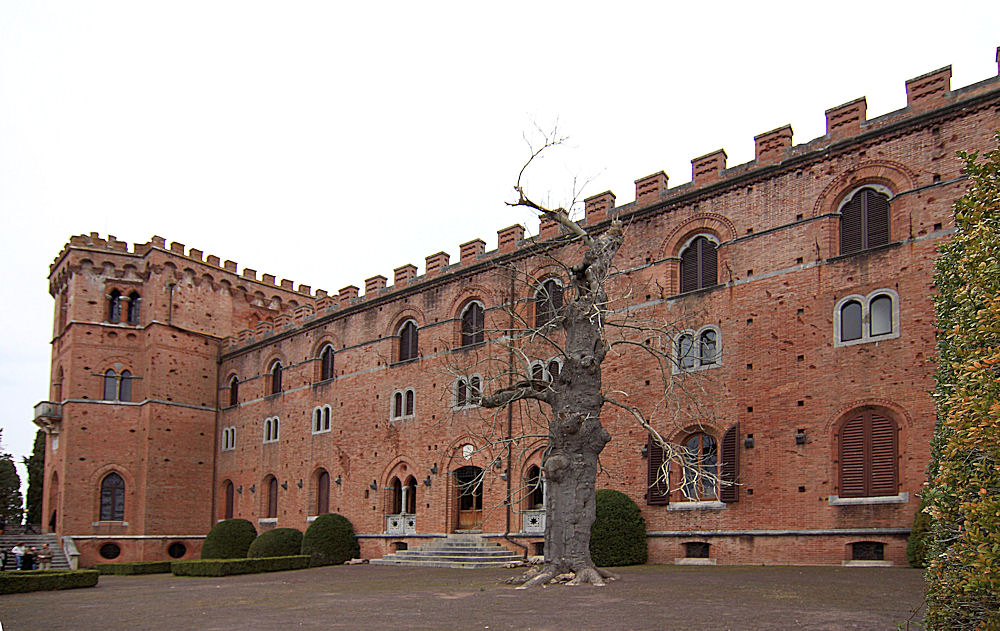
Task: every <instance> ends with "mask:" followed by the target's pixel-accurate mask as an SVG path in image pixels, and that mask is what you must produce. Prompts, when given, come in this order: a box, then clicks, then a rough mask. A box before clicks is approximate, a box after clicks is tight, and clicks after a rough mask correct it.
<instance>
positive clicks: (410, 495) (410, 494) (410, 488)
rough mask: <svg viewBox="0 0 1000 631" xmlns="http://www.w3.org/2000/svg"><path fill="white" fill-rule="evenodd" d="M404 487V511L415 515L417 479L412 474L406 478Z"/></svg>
mask: <svg viewBox="0 0 1000 631" xmlns="http://www.w3.org/2000/svg"><path fill="white" fill-rule="evenodd" d="M404 488H405V489H406V493H405V494H404V495H405V498H404V499H405V500H406V501H404V502H403V509H404V512H406V513H408V514H410V515H416V513H417V480H416V478H414V477H413V476H412V475H411V476H410V477H409V478H407V479H406V485H405V486H404Z"/></svg>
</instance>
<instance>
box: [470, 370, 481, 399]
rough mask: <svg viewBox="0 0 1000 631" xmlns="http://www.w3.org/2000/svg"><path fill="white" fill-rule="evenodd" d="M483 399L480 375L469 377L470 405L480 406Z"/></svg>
mask: <svg viewBox="0 0 1000 631" xmlns="http://www.w3.org/2000/svg"><path fill="white" fill-rule="evenodd" d="M481 398H483V383H482V379H481V378H480V377H479V375H472V376H471V377H469V403H470V404H472V405H478V404H479V400H480V399H481Z"/></svg>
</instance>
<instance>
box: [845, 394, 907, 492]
mask: <svg viewBox="0 0 1000 631" xmlns="http://www.w3.org/2000/svg"><path fill="white" fill-rule="evenodd" d="M896 434H897V430H896V423H895V422H893V420H892V419H891V418H889V417H888V416H887V415H885V414H884V413H882V412H881V411H880V410H878V409H876V408H862V409H860V410H858V411H857V412H856V413H854V414H853V415H852V416H851V417H850V418H849V419H848V420H847V421H845V422H844V424H843V425H842V426H841V428H840V453H839V457H840V462H839V472H840V497H878V496H888V495H896V493H897V489H898V479H899V478H898V467H897V461H898V449H897V440H896Z"/></svg>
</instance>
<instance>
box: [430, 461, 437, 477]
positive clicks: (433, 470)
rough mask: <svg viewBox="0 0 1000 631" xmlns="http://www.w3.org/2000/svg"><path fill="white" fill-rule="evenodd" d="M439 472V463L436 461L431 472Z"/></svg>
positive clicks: (435, 473)
mask: <svg viewBox="0 0 1000 631" xmlns="http://www.w3.org/2000/svg"><path fill="white" fill-rule="evenodd" d="M437 472H438V463H436V462H435V463H434V464H432V465H431V473H433V474H434V475H437Z"/></svg>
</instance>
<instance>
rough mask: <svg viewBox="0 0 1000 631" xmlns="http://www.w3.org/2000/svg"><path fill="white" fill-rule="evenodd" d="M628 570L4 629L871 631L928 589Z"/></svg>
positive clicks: (132, 581)
mask: <svg viewBox="0 0 1000 631" xmlns="http://www.w3.org/2000/svg"><path fill="white" fill-rule="evenodd" d="M618 573H619V575H620V577H621V578H620V580H617V581H614V582H612V583H610V584H609V585H608V586H607V587H589V586H579V587H567V586H564V585H553V586H548V587H545V588H542V589H535V590H526V591H516V590H514V589H513V588H512V587H511V586H509V585H505V584H504V583H503V581H504V579H506V578H509V577H510V576H512V575H514V574H515V571H514V570H449V569H438V568H400V567H388V566H370V565H355V566H336V567H325V568H315V569H310V570H300V571H296V572H277V573H273V574H257V575H252V576H233V577H226V578H178V577H174V576H172V575H169V574H167V575H156V576H136V577H132V576H102V577H101V580H100V583H99V584H98V586H97V587H94V588H91V589H76V590H70V591H61V592H35V593H30V594H11V595H7V596H0V623H2V624H3V629H4V631H32V630H36V629H37V630H40V631H41V630H45V631H63V630H65V631H69V630H72V631H87V630H89V629H102V630H103V629H151V630H160V629H162V630H170V631H180V630H186V629H199V630H201V631H211V630H216V629H219V630H221V629H226V630H229V629H247V630H255V629H281V630H283V631H284V630H286V629H287V630H290V629H393V630H399V631H422V630H437V629H449V630H450V629H456V630H486V629H488V630H490V631H499V630H504V629H519V630H528V629H530V630H536V631H562V630H566V629H574V630H575V629H613V630H617V629H684V630H686V631H687V630H691V631H698V630H702V629H704V630H706V631H707V630H711V631H723V630H726V629H732V630H740V631H743V630H754V629H768V630H775V631H782V630H791V629H796V630H799V629H824V630H826V629H865V630H869V629H894V628H895V626H896V624H897V623H903V622H904V621H905V620H907V619H911V614H912V613H913V611H914V610H915V609H917V608H918V607H919V606H920V604H921V602H922V600H923V589H924V587H923V579H922V576H921V574H920V572H919V571H918V570H910V569H902V568H841V567H751V566H725V567H676V566H665V565H644V566H638V567H631V568H621V569H619V570H618ZM921 618H922V616H921V615H916V616H913V617H912V619H911V620H916V621H919V620H920V619H921ZM910 628H911V629H919V628H922V627H920V625H918V624H913V622H912V621H911V626H910Z"/></svg>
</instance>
